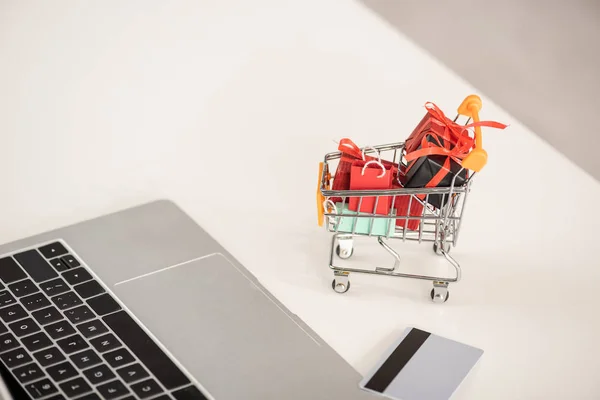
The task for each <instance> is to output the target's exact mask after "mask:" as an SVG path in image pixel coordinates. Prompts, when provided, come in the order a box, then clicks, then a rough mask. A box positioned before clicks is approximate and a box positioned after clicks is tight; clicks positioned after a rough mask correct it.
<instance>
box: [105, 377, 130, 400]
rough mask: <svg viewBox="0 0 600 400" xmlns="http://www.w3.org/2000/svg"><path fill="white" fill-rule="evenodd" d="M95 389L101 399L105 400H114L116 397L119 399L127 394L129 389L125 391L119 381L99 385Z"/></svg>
mask: <svg viewBox="0 0 600 400" xmlns="http://www.w3.org/2000/svg"><path fill="white" fill-rule="evenodd" d="M97 389H98V391H99V392H100V395H101V396H102V398H104V399H107V400H111V399H116V398H117V397H121V396H123V395H125V394H127V393H129V389H127V388H126V387H125V385H123V383H122V382H121V381H119V380H116V381H112V382H108V383H105V384H103V385H100V386H98V388H97Z"/></svg>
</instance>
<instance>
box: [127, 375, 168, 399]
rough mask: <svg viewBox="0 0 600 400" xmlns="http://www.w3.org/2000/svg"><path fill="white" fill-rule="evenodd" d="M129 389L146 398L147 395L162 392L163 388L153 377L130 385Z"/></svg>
mask: <svg viewBox="0 0 600 400" xmlns="http://www.w3.org/2000/svg"><path fill="white" fill-rule="evenodd" d="M131 389H132V390H133V392H134V393H135V394H137V395H138V397H139V398H141V399H147V398H148V397H151V396H154V395H157V394H160V393H163V390H162V389H161V388H160V386H158V383H157V382H156V381H155V380H154V379H146V380H145V381H142V382H140V383H136V384H134V385H131Z"/></svg>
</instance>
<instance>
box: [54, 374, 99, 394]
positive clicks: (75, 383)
mask: <svg viewBox="0 0 600 400" xmlns="http://www.w3.org/2000/svg"><path fill="white" fill-rule="evenodd" d="M58 386H60V388H61V389H62V390H63V392H65V394H66V395H67V396H68V397H75V396H79V395H80V394H84V393H87V392H91V391H92V388H91V387H90V385H88V384H87V383H86V381H85V380H84V379H83V378H75V379H72V380H70V381H67V382H64V383H61V384H59V385H58Z"/></svg>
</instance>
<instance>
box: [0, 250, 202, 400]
mask: <svg viewBox="0 0 600 400" xmlns="http://www.w3.org/2000/svg"><path fill="white" fill-rule="evenodd" d="M0 321H1V322H0V360H1V361H2V364H3V366H4V368H3V370H4V372H6V371H7V370H8V371H10V373H11V375H12V379H9V380H10V382H9V384H11V386H12V387H15V386H19V387H18V388H15V389H19V390H20V392H19V393H20V394H19V395H18V396H17V398H18V399H19V400H20V399H21V398H26V396H29V397H30V398H32V399H43V400H60V399H78V400H94V399H107V400H112V399H115V400H129V399H152V400H167V399H171V400H196V399H206V397H205V396H204V395H203V394H202V393H201V392H200V390H199V389H198V388H197V387H196V386H195V385H194V384H193V383H192V382H191V381H190V379H189V378H188V377H187V376H186V375H185V374H184V373H183V372H182V371H181V369H180V368H179V367H178V366H177V365H176V364H175V363H174V362H173V361H172V359H171V358H170V357H169V356H168V355H167V354H166V353H165V352H164V351H163V350H162V349H161V348H160V347H159V346H158V345H157V344H156V343H155V342H154V341H153V340H152V339H151V338H150V337H149V336H148V334H147V333H146V332H145V331H144V330H143V329H142V327H141V326H140V325H139V324H138V323H137V322H136V321H135V320H134V319H133V318H132V317H131V315H130V314H129V313H128V312H127V311H125V310H123V308H122V307H121V305H120V304H119V303H118V302H117V301H116V300H115V299H114V298H113V297H112V295H111V294H110V293H108V292H107V290H106V288H105V287H104V286H103V285H102V284H101V283H100V282H99V281H98V280H96V279H94V278H93V277H92V275H91V274H90V273H89V271H88V270H87V269H86V268H85V267H84V266H82V265H81V262H80V261H79V260H78V259H77V258H76V257H75V256H74V255H73V254H70V252H69V251H68V250H67V248H66V247H65V246H64V245H63V244H62V243H60V242H54V243H51V244H47V245H44V246H42V247H39V248H37V249H29V250H25V251H22V252H18V253H16V254H13V255H12V256H8V257H2V258H0ZM9 378H10V377H9ZM5 379H6V378H5Z"/></svg>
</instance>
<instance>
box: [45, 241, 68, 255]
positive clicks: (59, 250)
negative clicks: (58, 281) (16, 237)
mask: <svg viewBox="0 0 600 400" xmlns="http://www.w3.org/2000/svg"><path fill="white" fill-rule="evenodd" d="M39 250H40V253H42V254H43V255H44V257H46V258H52V257H58V256H62V255H63V254H67V253H68V251H67V249H65V246H63V245H62V243H60V242H54V243H50V244H47V245H45V246H42V247H40V249H39Z"/></svg>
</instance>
